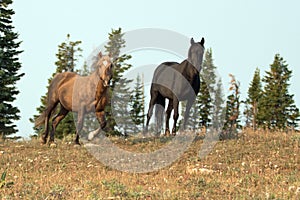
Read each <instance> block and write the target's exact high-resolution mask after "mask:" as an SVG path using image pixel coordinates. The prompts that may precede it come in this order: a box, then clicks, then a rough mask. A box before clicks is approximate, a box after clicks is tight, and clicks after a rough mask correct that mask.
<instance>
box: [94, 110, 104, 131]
mask: <svg viewBox="0 0 300 200" xmlns="http://www.w3.org/2000/svg"><path fill="white" fill-rule="evenodd" d="M96 116H97V120H98V122H99V124H100V127H101V129H102V130H103V129H104V128H105V126H106V119H105V112H104V111H100V112H96Z"/></svg>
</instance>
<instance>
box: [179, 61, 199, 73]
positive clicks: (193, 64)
mask: <svg viewBox="0 0 300 200" xmlns="http://www.w3.org/2000/svg"><path fill="white" fill-rule="evenodd" d="M183 62H188V63H189V64H190V65H192V66H193V67H194V68H195V69H196V70H197V71H198V73H200V71H201V65H198V64H196V63H193V62H192V60H190V59H189V58H187V59H186V60H184V61H183ZM183 62H182V63H183Z"/></svg>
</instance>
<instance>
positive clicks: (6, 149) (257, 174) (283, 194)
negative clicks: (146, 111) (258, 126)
mask: <svg viewBox="0 0 300 200" xmlns="http://www.w3.org/2000/svg"><path fill="white" fill-rule="evenodd" d="M111 140H113V142H114V143H116V144H117V145H118V146H120V147H122V148H127V149H131V150H132V151H134V150H137V151H138V150H141V149H143V151H144V150H145V149H146V150H153V149H157V148H159V147H160V146H162V145H164V143H165V142H166V141H168V140H164V139H148V140H136V139H130V138H129V139H127V140H124V139H123V138H122V139H121V138H112V139H111ZM202 143H203V140H201V139H200V137H199V138H198V139H196V140H195V141H194V142H193V144H192V145H191V147H190V148H189V149H188V151H186V152H185V153H184V155H182V156H181V157H180V159H178V160H177V161H176V162H174V163H173V164H172V165H171V166H168V167H165V168H163V169H162V170H158V171H155V172H149V173H140V174H133V173H127V172H121V171H116V170H113V169H110V168H109V167H106V166H104V165H103V164H101V163H100V162H99V161H97V159H95V158H94V157H93V156H92V155H90V154H89V153H88V151H87V150H86V148H84V147H83V146H80V147H74V146H73V145H72V144H70V143H69V142H66V141H57V144H58V145H57V148H50V147H49V146H48V145H40V144H39V142H38V141H36V140H33V141H23V142H11V141H1V142H0V175H1V174H2V175H3V176H2V180H0V186H1V188H0V199H300V178H299V177H300V134H299V133H293V134H285V133H264V132H260V133H250V132H247V133H244V134H243V135H242V136H241V137H240V138H239V139H238V140H227V141H220V142H218V143H217V144H216V145H215V147H214V149H213V151H211V152H210V153H209V154H208V155H207V156H206V157H205V158H204V159H199V157H198V151H199V149H200V147H201V144H202ZM4 172H6V177H4V174H5V173H4Z"/></svg>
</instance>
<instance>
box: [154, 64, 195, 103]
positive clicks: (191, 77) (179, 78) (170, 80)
mask: <svg viewBox="0 0 300 200" xmlns="http://www.w3.org/2000/svg"><path fill="white" fill-rule="evenodd" d="M199 88H200V77H199V72H198V71H197V70H196V68H195V67H194V66H193V65H192V64H191V63H190V62H188V61H187V60H184V61H183V62H181V63H178V62H164V63H161V64H160V65H159V66H158V67H157V68H156V70H155V72H154V74H153V79H152V85H151V91H152V92H159V93H160V94H161V95H162V96H164V97H166V98H169V99H171V98H172V96H173V95H174V94H175V95H176V96H177V97H178V98H179V99H181V100H184V99H188V98H189V96H194V95H190V93H191V92H192V93H193V94H194V93H195V95H197V94H198V92H199Z"/></svg>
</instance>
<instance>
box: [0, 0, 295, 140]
mask: <svg viewBox="0 0 300 200" xmlns="http://www.w3.org/2000/svg"><path fill="white" fill-rule="evenodd" d="M10 4H12V0H2V1H1V2H0V5H1V7H0V9H1V12H0V36H1V37H0V44H1V48H0V63H1V66H0V67H1V68H0V84H1V85H0V86H1V87H0V99H1V101H0V134H1V136H2V137H5V136H7V135H10V134H13V133H16V132H17V129H16V126H15V125H14V121H16V120H18V119H19V118H20V116H19V112H20V111H19V109H18V108H17V107H14V106H13V105H12V102H13V101H14V100H15V99H16V95H17V94H18V93H19V91H18V90H17V88H16V82H17V81H18V80H20V78H21V77H22V76H24V73H20V72H19V70H20V68H21V63H20V61H19V58H18V56H19V54H20V53H22V51H21V50H19V46H20V43H21V42H20V41H18V34H17V33H15V32H14V31H13V29H14V27H13V26H12V20H11V16H12V15H13V14H14V11H13V10H12V9H9V5H10ZM123 36H124V33H122V29H121V28H119V29H115V30H114V29H113V30H112V31H111V33H109V34H108V43H107V44H106V45H105V52H106V53H110V54H111V55H112V57H113V60H114V62H113V64H114V74H113V78H112V80H111V83H110V89H111V97H113V105H112V102H110V103H109V104H108V106H107V107H106V114H107V121H108V124H107V127H106V130H105V131H106V133H107V134H109V135H120V134H125V135H127V134H136V133H138V132H141V131H142V130H143V126H144V122H145V95H144V82H143V74H140V75H138V76H137V77H136V79H134V80H129V79H127V78H126V77H125V75H124V74H125V72H126V71H128V70H129V69H130V68H131V67H132V65H131V64H129V60H130V59H131V55H128V54H121V49H122V48H124V47H125V45H126V41H125V40H124V39H123ZM81 43H82V42H81V41H71V38H70V35H69V34H68V35H67V38H66V40H65V41H64V42H62V43H61V44H60V45H58V51H57V53H56V58H57V61H56V62H55V63H54V64H55V65H56V70H55V72H54V73H53V74H52V76H51V77H50V78H49V79H48V83H50V82H51V80H52V78H53V77H54V75H55V74H57V73H61V72H65V71H72V72H77V73H78V74H80V75H87V74H89V73H91V71H93V69H92V68H89V66H87V63H86V62H85V63H84V66H83V67H82V69H78V61H79V58H80V57H81V56H82V55H81V53H82V49H81V48H80V45H81ZM216 70H217V67H216V66H215V64H214V59H213V53H212V49H211V48H210V49H208V50H207V51H206V52H205V55H204V61H203V64H202V72H201V73H200V74H199V76H200V80H201V87H200V92H199V95H198V96H197V98H196V101H195V103H194V105H193V107H192V109H191V112H190V121H189V124H188V128H189V129H191V130H203V131H204V132H207V131H208V130H209V129H211V128H214V129H220V130H221V138H232V137H235V136H236V135H237V133H238V130H240V129H242V128H252V129H253V130H258V129H267V130H280V131H288V130H295V129H297V128H298V122H299V115H300V114H299V109H298V108H297V107H296V105H295V101H294V99H293V97H294V95H292V94H290V92H289V86H290V83H289V81H290V78H291V77H292V71H291V70H290V69H289V67H288V64H287V62H286V61H285V60H284V59H283V58H282V57H281V56H280V55H279V54H276V55H275V56H274V61H273V63H271V64H270V69H269V70H268V71H266V72H265V75H264V76H262V77H261V74H260V70H259V69H258V68H257V69H256V70H255V72H254V75H253V79H252V81H251V83H250V84H249V88H248V93H247V94H248V95H247V98H246V99H244V100H241V97H240V94H241V92H240V82H239V81H238V80H236V78H235V76H234V75H232V74H230V75H229V77H230V84H229V95H228V96H227V97H226V98H225V97H224V95H225V94H223V88H222V80H221V78H220V77H218V75H217V73H216ZM132 84H133V85H134V87H129V85H132ZM47 87H48V86H47ZM114 91H117V92H114ZM46 98H47V94H45V95H43V96H42V97H41V105H40V106H39V107H38V108H37V115H34V116H33V117H32V118H30V121H31V122H34V120H35V118H36V117H37V116H38V115H39V114H40V113H41V112H42V111H43V110H44V108H45V104H46ZM184 107H185V106H182V108H184ZM242 108H243V110H241V109H242ZM54 114H55V113H54ZM242 119H243V121H242ZM242 122H243V123H242ZM84 127H85V129H84V130H83V131H85V132H89V131H91V130H94V129H95V128H97V125H96V120H95V119H94V118H93V117H91V116H89V115H87V116H86V118H85V126H84ZM75 129H76V127H75V124H74V116H73V114H72V113H69V114H68V115H67V117H66V118H65V119H64V120H63V121H62V122H61V123H60V125H59V126H58V128H57V133H56V134H57V137H60V138H63V137H66V136H67V135H69V134H71V133H73V132H75ZM34 131H35V134H40V133H41V132H42V131H43V130H42V129H36V128H35V129H34Z"/></svg>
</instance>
